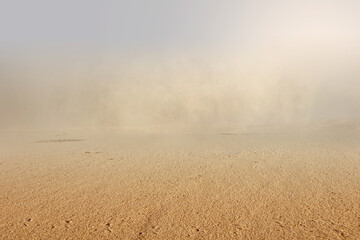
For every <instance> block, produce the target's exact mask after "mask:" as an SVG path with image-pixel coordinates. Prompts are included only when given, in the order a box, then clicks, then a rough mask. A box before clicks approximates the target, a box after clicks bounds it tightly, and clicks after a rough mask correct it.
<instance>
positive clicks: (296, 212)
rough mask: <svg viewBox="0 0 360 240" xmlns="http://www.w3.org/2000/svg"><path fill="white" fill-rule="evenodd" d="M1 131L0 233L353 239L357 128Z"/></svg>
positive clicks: (358, 200)
mask: <svg viewBox="0 0 360 240" xmlns="http://www.w3.org/2000/svg"><path fill="white" fill-rule="evenodd" d="M5 135H6V134H5ZM5 135H3V140H4V141H2V149H1V155H0V159H1V160H0V173H1V174H0V191H1V195H0V202H1V207H0V239H360V171H359V170H360V169H359V166H360V145H359V143H360V141H359V136H358V135H359V134H358V132H351V131H348V132H344V131H342V132H336V133H322V134H317V135H311V134H305V135H301V134H295V133H294V134H221V133H220V134H210V133H208V134H197V135H195V134H194V135H191V134H188V135H186V134H183V135H179V134H172V135H171V134H168V135H167V134H162V135H160V134H122V133H91V134H90V133H85V132H77V133H63V134H62V135H59V134H58V133H54V132H41V133H39V132H32V133H27V134H25V137H24V136H21V137H20V135H18V136H13V137H12V138H10V137H6V138H5ZM18 139H21V140H18ZM44 139H46V140H44ZM64 139H65V140H66V139H68V140H69V141H65V140H64ZM62 140H63V141H62ZM80 140H81V141H80Z"/></svg>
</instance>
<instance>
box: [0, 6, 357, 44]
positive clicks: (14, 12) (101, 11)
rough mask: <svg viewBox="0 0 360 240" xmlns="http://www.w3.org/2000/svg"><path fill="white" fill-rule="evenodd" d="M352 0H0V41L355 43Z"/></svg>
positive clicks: (25, 42) (354, 14)
mask: <svg viewBox="0 0 360 240" xmlns="http://www.w3.org/2000/svg"><path fill="white" fill-rule="evenodd" d="M359 12H360V2H359V1H356V0H312V1H309V0H302V1H296V0H290V1H289V0H287V1H285V0H251V1H250V0H242V1H241V0H237V1H235V0H234V1H232V0H225V1H214V0H181V1H180V0H179V1H175V0H153V1H149V0H128V1H114V0H108V1H100V0H99V1H95V0H63V1H49V0H34V1H28V0H1V1H0V29H1V30H0V31H1V32H0V46H1V48H7V47H8V48H10V47H11V48H14V49H16V48H32V47H34V48H40V49H41V48H43V49H47V50H49V49H54V50H55V49H56V48H65V49H66V48H69V49H70V48H72V49H76V48H84V49H92V50H96V49H97V50H109V51H132V50H134V51H139V50H140V51H142V50H145V51H162V50H165V51H166V50H168V49H173V48H178V49H186V50H189V51H191V50H192V49H198V48H204V49H206V51H207V50H209V49H214V48H222V47H225V48H226V47H229V46H230V47H231V48H236V49H239V50H241V49H244V48H249V47H250V48H251V47H254V48H255V47H259V46H260V47H266V46H275V47H295V46H299V44H300V45H309V44H318V43H319V42H320V43H321V44H337V45H339V44H340V45H341V44H343V45H348V44H356V43H357V42H359V40H360V33H359V32H360V31H359V29H360V15H359Z"/></svg>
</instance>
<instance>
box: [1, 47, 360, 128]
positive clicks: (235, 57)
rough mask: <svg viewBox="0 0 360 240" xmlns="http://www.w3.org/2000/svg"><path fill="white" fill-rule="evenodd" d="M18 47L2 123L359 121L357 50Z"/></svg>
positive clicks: (6, 65) (6, 76)
mask: <svg viewBox="0 0 360 240" xmlns="http://www.w3.org/2000/svg"><path fill="white" fill-rule="evenodd" d="M334 52H335V51H332V52H331V54H328V53H323V52H321V51H317V52H311V53H310V52H305V53H302V54H300V53H297V54H294V53H293V54H288V53H286V54H285V53H284V52H281V53H280V52H271V51H268V52H265V53H264V52H262V53H261V54H258V55H256V54H212V55H211V56H210V54H207V55H206V56H204V54H195V53H192V54H189V53H188V54H185V53H174V52H172V53H163V54H141V55H136V54H133V55H127V56H126V55H123V56H115V54H113V55H111V54H108V55H104V54H102V55H96V54H94V55H91V56H89V55H87V56H84V55H82V56H80V55H76V54H73V55H71V57H70V55H66V57H64V56H55V55H51V56H50V55H40V54H39V55H35V54H32V55H29V56H25V55H24V54H23V55H21V56H19V55H15V54H14V55H13V56H12V57H11V58H10V57H3V58H2V59H1V76H0V77H1V81H0V84H1V86H0V98H1V99H0V116H1V126H2V128H15V129H16V128H40V129H42V128H43V129H52V128H102V127H114V128H119V129H153V130H164V129H168V130H169V129H172V130H176V129H177V130H179V129H188V130H213V129H221V128H229V129H236V130H243V129H247V128H249V126H254V125H258V126H261V125H268V126H295V125H304V124H311V123H317V122H329V121H330V122H331V121H335V122H336V121H355V122H357V121H358V120H359V118H360V112H359V111H358V110H357V109H358V106H359V104H360V95H359V94H358V90H359V89H360V81H359V77H360V72H359V70H358V68H357V65H356V62H358V60H359V58H358V56H357V55H356V54H350V53H349V54H347V53H344V51H343V52H342V53H341V54H340V53H334Z"/></svg>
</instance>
